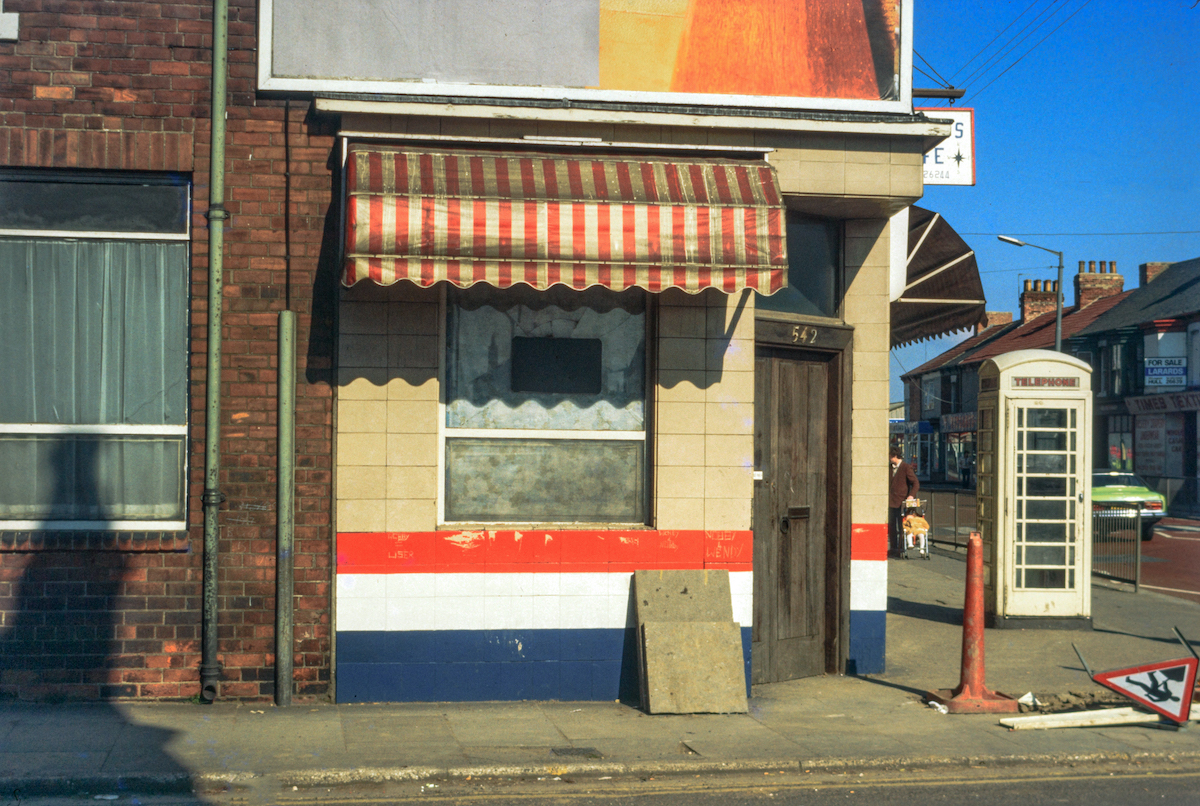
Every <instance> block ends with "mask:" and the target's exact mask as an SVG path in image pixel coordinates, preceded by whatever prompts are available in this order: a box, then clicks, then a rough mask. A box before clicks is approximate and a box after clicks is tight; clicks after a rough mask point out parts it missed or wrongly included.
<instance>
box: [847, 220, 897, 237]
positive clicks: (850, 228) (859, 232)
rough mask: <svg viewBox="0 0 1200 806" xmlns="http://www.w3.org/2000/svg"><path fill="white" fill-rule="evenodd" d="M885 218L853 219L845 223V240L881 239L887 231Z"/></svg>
mask: <svg viewBox="0 0 1200 806" xmlns="http://www.w3.org/2000/svg"><path fill="white" fill-rule="evenodd" d="M887 227H888V220H887V219H886V218H854V219H851V220H849V221H847V222H846V237H847V238H870V239H871V240H875V239H876V238H882V237H883V235H884V233H885V232H886V231H887Z"/></svg>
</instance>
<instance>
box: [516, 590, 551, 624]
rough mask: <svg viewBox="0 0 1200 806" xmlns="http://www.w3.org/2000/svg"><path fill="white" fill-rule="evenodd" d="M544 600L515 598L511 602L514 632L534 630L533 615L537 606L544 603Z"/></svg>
mask: <svg viewBox="0 0 1200 806" xmlns="http://www.w3.org/2000/svg"><path fill="white" fill-rule="evenodd" d="M544 602H545V600H544V599H539V598H537V597H534V596H514V597H512V599H511V600H510V604H511V606H512V627H510V628H509V629H513V630H531V629H534V624H533V618H534V617H533V613H534V610H535V609H536V608H537V606H538V605H539V604H541V603H544Z"/></svg>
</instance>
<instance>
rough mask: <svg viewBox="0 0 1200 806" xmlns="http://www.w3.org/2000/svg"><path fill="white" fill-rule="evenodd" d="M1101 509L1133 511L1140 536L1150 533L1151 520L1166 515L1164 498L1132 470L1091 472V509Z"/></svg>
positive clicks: (1151, 535)
mask: <svg viewBox="0 0 1200 806" xmlns="http://www.w3.org/2000/svg"><path fill="white" fill-rule="evenodd" d="M1104 510H1128V511H1136V512H1137V515H1138V519H1139V520H1140V521H1141V532H1142V540H1149V539H1150V538H1152V537H1154V524H1156V523H1158V521H1159V520H1160V519H1161V518H1165V517H1166V515H1167V499H1166V498H1163V497H1162V496H1161V495H1159V494H1158V493H1156V492H1154V491H1153V490H1151V489H1150V488H1149V487H1147V486H1146V482H1144V481H1142V480H1141V479H1140V478H1138V477H1137V476H1135V475H1134V474H1133V473H1129V472H1126V471H1122V470H1097V471H1095V472H1093V473H1092V511H1093V512H1097V511H1104Z"/></svg>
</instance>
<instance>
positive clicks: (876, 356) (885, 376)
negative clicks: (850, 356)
mask: <svg viewBox="0 0 1200 806" xmlns="http://www.w3.org/2000/svg"><path fill="white" fill-rule="evenodd" d="M889 364H890V361H889V358H888V354H887V353H884V352H869V351H866V350H863V351H858V350H856V351H855V352H854V370H853V373H854V382H855V383H857V382H858V381H887V380H889V378H890V377H891V376H890V373H889V366H888V365H889Z"/></svg>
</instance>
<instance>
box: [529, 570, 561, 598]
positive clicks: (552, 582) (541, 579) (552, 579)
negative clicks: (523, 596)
mask: <svg viewBox="0 0 1200 806" xmlns="http://www.w3.org/2000/svg"><path fill="white" fill-rule="evenodd" d="M560 576H561V574H555V573H544V574H534V575H533V595H534V596H558V594H559V591H560V590H561V588H560V587H559V585H560V583H559V577H560Z"/></svg>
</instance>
